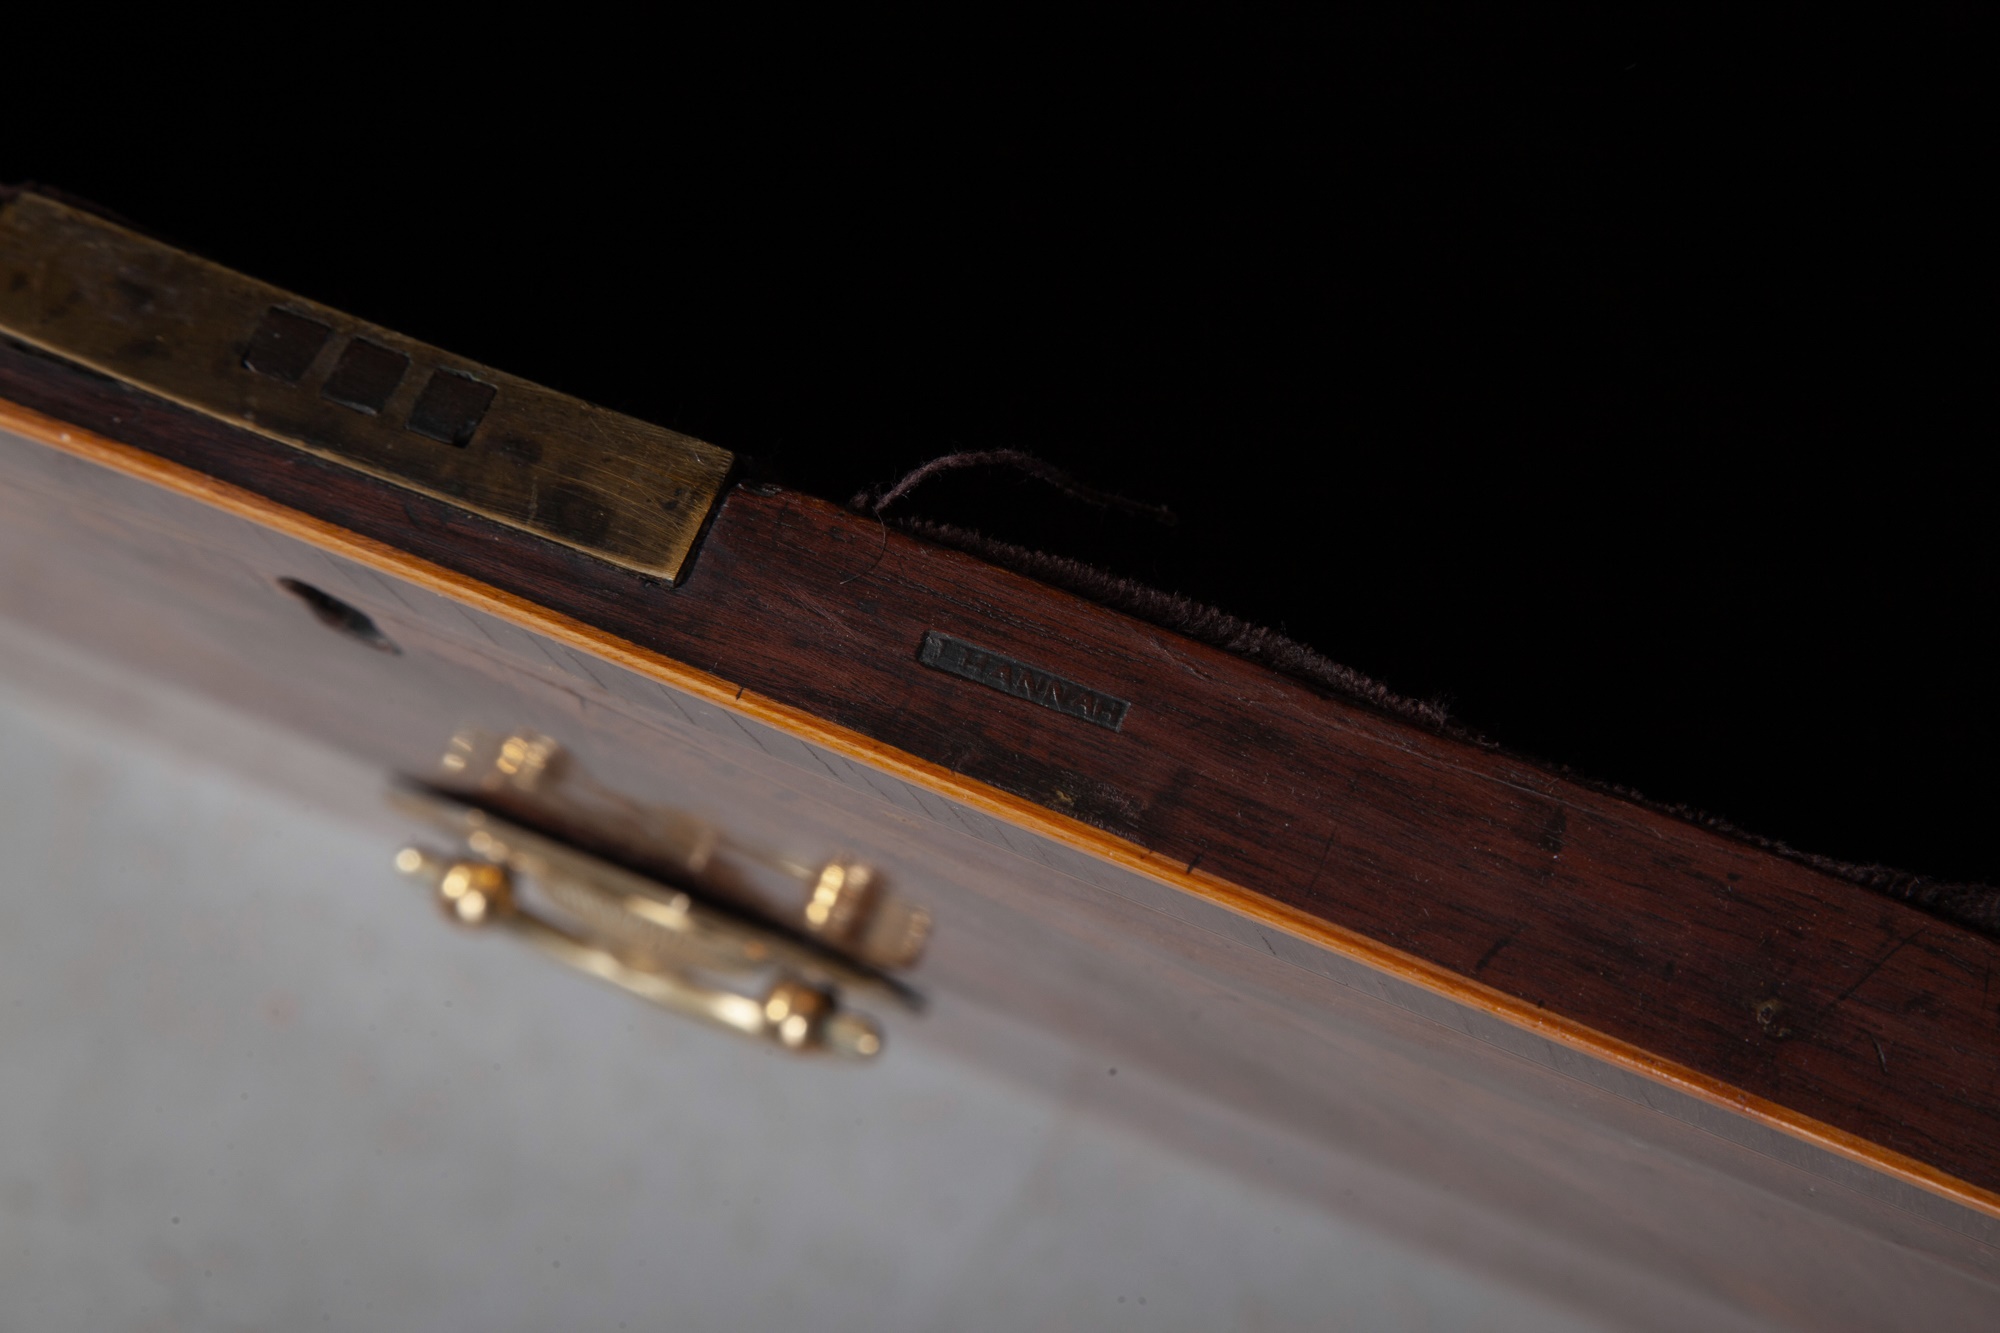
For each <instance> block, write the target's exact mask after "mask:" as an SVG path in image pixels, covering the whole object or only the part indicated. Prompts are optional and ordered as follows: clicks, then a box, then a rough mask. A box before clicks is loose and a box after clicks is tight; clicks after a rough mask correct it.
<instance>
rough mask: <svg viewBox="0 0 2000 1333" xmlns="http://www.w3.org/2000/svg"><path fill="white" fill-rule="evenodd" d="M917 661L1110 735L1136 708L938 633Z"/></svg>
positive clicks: (927, 640)
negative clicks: (1102, 730) (1130, 711)
mask: <svg viewBox="0 0 2000 1333" xmlns="http://www.w3.org/2000/svg"><path fill="white" fill-rule="evenodd" d="M917 660H918V661H920V662H922V663H923V664H924V665H925V666H927V667H935V668H936V669H937V670H939V671H948V672H950V673H951V674H952V675H954V676H962V677H964V678H965V679H966V680H974V681H978V682H979V683H980V684H981V685H986V686H990V687H991V688H993V689H996V690H1001V691H1003V692H1005V693H1007V694H1011V695H1013V696H1014V697H1015V698H1017V699H1026V700H1028V701H1029V702H1030V703H1038V704H1040V705H1041V706H1042V707H1044V708H1052V709H1054V710H1055V711H1056V712H1058V713H1067V714H1069V715H1070V716H1071V717H1080V718H1082V719H1083V720H1084V721H1085V722H1095V723H1096V724H1097V725H1098V726H1100V727H1103V728H1105V729H1106V730H1109V731H1116V730H1118V729H1119V728H1120V727H1121V726H1123V725H1124V724H1125V714H1126V711H1127V710H1129V709H1130V708H1131V707H1132V705H1131V704H1129V703H1126V702H1125V701H1124V700H1123V699H1116V698H1113V697H1112V696H1111V695H1108V694H1106V693H1104V692H1103V691H1102V690H1093V689H1089V688H1087V687H1086V686H1082V685H1079V684H1077V683H1076V682H1075V681H1073V680H1065V679H1063V678H1062V677H1061V676H1058V675H1056V674H1055V673H1053V672H1049V671H1043V670H1041V669H1040V668H1039V667H1031V666H1029V665H1028V664H1027V663H1026V662H1017V661H1015V660H1014V659H1013V658H1011V657H1003V656H1001V655H1000V654H999V653H996V652H990V651H988V650H987V649H985V648H981V647H979V646H978V645H977V644H971V643H967V642H966V641H965V640H964V639H954V638H953V637H952V636H951V635H949V634H940V633H938V632H937V631H936V630H931V631H929V632H928V633H926V634H925V635H924V643H923V647H922V648H920V649H918V650H917Z"/></svg>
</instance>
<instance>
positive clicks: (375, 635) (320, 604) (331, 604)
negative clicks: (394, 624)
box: [278, 579, 403, 653]
mask: <svg viewBox="0 0 2000 1333" xmlns="http://www.w3.org/2000/svg"><path fill="white" fill-rule="evenodd" d="M278 586H279V587H280V588H283V589H284V590H285V591H286V592H288V593H290V594H291V595H292V596H294V597H296V598H298V599H299V600H300V601H302V602H304V603H305V604H306V609H307V610H308V611H311V612H312V613H313V619H314V620H317V621H318V622H319V623H320V624H322V625H325V626H326V627H327V628H328V629H336V630H339V631H340V632H341V633H342V634H345V635H346V636H347V637H348V638H350V639H357V640H359V641H360V642H362V643H365V644H367V645H368V646H369V647H370V648H373V649H375V650H376V651H377V652H383V653H400V652H402V651H403V650H402V649H401V648H398V647H397V646H396V645H395V643H394V642H392V641H391V640H390V638H389V636H388V635H386V634H384V633H383V632H382V631H381V630H379V629H376V628H375V622H374V621H373V620H372V619H370V618H369V616H368V613H367V612H365V611H360V610H357V609H355V608H354V607H351V606H349V605H348V604H347V603H346V602H343V601H341V600H340V599H339V598H338V597H334V596H332V595H330V594H328V593H323V592H321V591H320V590H319V589H318V588H315V587H313V586H312V584H310V583H302V582H300V581H299V580H298V579H279V580H278Z"/></svg>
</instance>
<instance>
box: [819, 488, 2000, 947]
mask: <svg viewBox="0 0 2000 1333" xmlns="http://www.w3.org/2000/svg"><path fill="white" fill-rule="evenodd" d="M993 465H998V466H1005V467H1011V468H1014V469H1016V470H1019V471H1022V472H1026V473H1027V474H1028V475H1030V476H1034V477H1037V478H1039V479H1040V480H1043V481H1046V482H1048V483H1049V484H1050V485H1051V486H1052V487H1054V488H1055V489H1056V490H1057V491H1059V492H1061V493H1063V494H1064V495H1066V496H1068V497H1070V498H1071V499H1075V500H1080V501H1082V502H1084V503H1086V504H1091V505H1097V506H1116V507H1121V508H1128V509H1132V510H1136V511H1149V510H1150V507H1148V506H1141V505H1136V504H1134V503H1133V502H1131V501H1127V500H1123V499H1121V498H1119V497H1117V496H1111V495H1106V494H1104V493H1103V492H1099V491H1094V490H1091V489H1090V488H1088V487H1084V486H1081V485H1079V484H1078V483H1076V482H1075V481H1073V480H1072V479H1071V478H1069V477H1068V476H1067V475H1066V474H1064V473H1062V472H1061V471H1060V470H1059V469H1056V468H1053V467H1051V466H1049V465H1048V464H1045V463H1043V462H1041V461H1040V460H1038V459H1035V458H1034V457H1033V456H1032V455H1028V454H1024V453H1020V452H1018V451H1015V450H995V451H987V452H983V453H962V454H949V455H946V456H945V457H943V458H939V459H934V460H932V461H931V462H929V463H926V464H924V465H923V466H922V467H920V468H917V469H916V470H914V471H912V472H910V473H908V474H907V475H905V476H904V477H903V478H902V479H901V480H900V481H898V482H897V483H896V484H895V485H893V486H890V487H887V488H885V489H884V490H882V491H881V492H879V493H876V494H867V493H864V494H862V495H858V496H856V497H855V499H854V502H853V503H854V507H855V508H857V509H861V510H864V511H866V512H869V513H872V514H873V515H875V516H876V517H877V518H880V519H882V521H884V522H893V523H894V524H895V526H896V527H897V528H899V529H901V530H902V531H905V532H908V533H910V534H911V535H912V536H915V537H918V538H921V539H922V540H925V541H930V542H935V543H937V544H938V545H940V546H949V547H952V548H954V549H956V550H961V551H965V552H967V553H969V554H972V555H976V556H978V557H980V558H981V559H983V560H986V561H989V562H991V563H993V564H996V565H1000V566H1002V567H1003V568H1007V569H1011V570H1014V571H1015V572H1016V573H1020V574H1024V575H1026V576H1028V577H1029V578H1032V579H1035V580H1036V581H1038V582H1041V583H1046V584H1049V585H1050V586H1052V587H1057V588H1061V589H1064V590H1065V591H1067V592H1071V593H1074V594H1076V595H1077V596H1079V597H1083V598H1087V599H1088V600H1090V601H1092V602H1095V603H1097V604H1098V605H1100V606H1103V607H1107V608H1109V609H1111V610H1114V611H1118V612H1121V613H1123V614H1125V615H1128V616H1131V617H1133V618H1134V619H1136V620H1143V621H1145V622H1147V623H1148V624H1153V625H1158V626H1160V627H1161V628H1162V629H1167V630H1172V631H1173V632H1174V633H1176V634H1183V635H1186V636H1187V637H1188V638H1190V639H1195V640H1198V641H1200V642H1202V643H1206V644H1210V645H1213V646H1214V647H1217V648H1221V649H1223V650H1224V651H1225V652H1230V653H1234V654H1236V655H1237V656H1239V657H1244V658H1247V659H1249V660H1250V661H1253V662H1256V663H1258V664H1260V665H1262V666H1266V667H1269V668H1271V669H1272V670H1273V671H1278V672H1282V673H1283V674H1285V675H1287V676H1290V677H1292V678H1294V679H1297V680H1302V681H1305V682H1308V683H1310V684H1313V685H1317V686H1321V687H1324V688H1326V689H1330V690H1332V691H1334V692H1335V693H1338V694H1341V695H1345V696H1347V697H1348V698H1351V699H1355V700H1359V701H1361V702H1363V703H1366V704H1368V705H1370V706H1372V707H1375V708H1378V709H1381V710H1382V711H1384V712H1386V713H1390V714H1393V715H1395V716H1397V717H1400V718H1403V719H1405V720H1407V721H1409V722H1412V723H1415V724H1416V725H1418V726H1422V727H1425V728H1427V729H1429V730H1432V731H1435V732H1438V733H1440V734H1444V735H1449V736H1452V737H1453V738H1455V739H1458V740H1462V741H1466V742H1468V743H1470V744H1474V745H1479V746H1482V747H1484V748H1487V749H1499V748H1501V747H1500V746H1499V745H1498V744H1497V743H1496V742H1494V741H1492V740H1490V739H1488V738H1486V737H1484V736H1481V735H1479V734H1477V733H1476V732H1473V731H1471V730H1470V729H1468V728H1466V727H1463V726H1460V725H1458V724H1457V723H1456V722H1454V721H1453V720H1452V719H1451V718H1450V716H1449V715H1448V713H1447V711H1446V709H1445V707H1444V705H1443V704H1442V703H1441V702H1436V701H1424V700H1419V699H1412V698H1409V697H1407V696H1405V695H1401V694H1398V693H1396V692H1395V691H1394V690H1391V689H1390V688H1389V687H1387V686H1386V685H1383V684H1382V683H1381V682H1379V681H1376V680H1373V679H1371V678H1370V677H1368V676H1365V675H1363V674H1362V673H1360V672H1358V671H1355V670H1353V669H1352V668H1350V667H1345V666H1342V665H1341V664H1340V663H1338V662H1335V661H1333V660H1331V659H1330V658H1327V657H1326V656H1324V655H1322V654H1320V653H1318V652H1315V651H1314V650H1313V649H1311V648H1309V647H1307V646H1306V645H1305V644H1302V643H1299V642H1297V641H1296V640H1293V639H1290V638H1287V637H1286V636H1285V635H1283V634H1280V633H1278V632H1277V631H1275V630H1271V629H1266V628H1264V627H1262V626H1258V625H1252V624H1250V623H1248V622H1246V621H1243V620H1240V619H1238V618H1237V617H1235V616H1232V615H1230V614H1228V613H1227V612H1225V611H1219V610H1217V609H1216V608H1214V607H1212V606H1204V605H1202V604H1201V603H1199V602H1195V601H1193V600H1191V599H1189V598H1186V597H1182V596H1179V595H1178V594H1175V593H1167V592H1161V591H1159V590H1158V589H1156V588H1149V587H1146V586H1145V585H1143V584H1140V583H1135V582H1133V581H1132V580H1130V579H1125V578H1120V577H1119V576H1118V575H1115V574H1111V573H1108V572H1107V571H1105V570H1102V569H1098V568H1096V567H1094V566H1092V565H1087V564H1084V563H1083V562H1082V561H1078V560H1071V559H1069V558H1067V557H1065V556H1059V555H1051V554H1049V553H1047V552H1044V551H1036V550H1030V549H1028V548H1026V547H1022V546H1016V545H1013V544H1011V543H1008V542H1002V541H996V540H994V539H993V538H990V537H987V536H985V535H983V534H981V533H978V532H974V531H971V530H970V529H966V528H961V527H956V526H953V525H951V524H948V523H938V522H933V521H930V520H926V519H916V518H900V519H890V518H888V517H887V516H886V514H885V511H886V510H887V509H888V508H890V507H891V506H892V505H894V504H896V503H897V502H898V501H901V500H902V499H904V498H905V497H907V496H908V495H909V494H910V492H911V491H912V490H914V489H915V488H916V487H917V486H918V485H920V484H921V483H922V482H923V481H925V480H927V479H928V478H930V477H932V476H936V475H938V474H939V473H941V472H944V471H947V470H955V469H959V468H966V467H980V466H993ZM1158 516H1160V517H1162V518H1163V520H1164V521H1169V522H1170V521H1171V515H1167V514H1166V513H1165V511H1159V515H1158ZM1531 762H1539V761H1531ZM1541 766H1542V767H1545V768H1549V769H1552V770H1553V771H1555V772H1558V773H1560V774H1561V775H1562V776H1563V777H1565V778H1567V779H1568V780H1570V781H1572V782H1577V783H1580V784H1582V785H1584V786H1587V787H1590V788H1592V789H1593V790H1597V791H1603V792H1608V793H1610V794H1613V795H1616V796H1619V797H1621V798H1622V799H1625V800H1629V801H1632V802H1634V803H1636V804H1639V805H1643V806H1645V807H1646V808H1648V809H1651V810H1657V811H1659V812H1661V813H1663V814H1668V815H1671V816H1673V817H1675V818H1677V819H1683V820H1686V821H1687V822H1689V823H1692V824H1698V825H1700V826H1701V827H1703V828H1705V829H1709V830H1710V831H1712V832H1715V833H1719V834H1722V835H1723V836H1725V837H1729V838H1734V839H1737V840H1738V841H1741V842H1746V843H1749V844H1751V845H1753V846H1756V847H1759V848H1761V849H1763V850H1765V851H1768V852H1771V853H1773V854H1774V855H1777V856H1782V857H1785V858H1786V859H1788V860H1792V861H1797V862H1800V863H1802V864H1804V865H1808V866H1811V867H1812V868H1813V869H1815V870H1818V871H1821V872H1822V873H1824V874H1828V875H1832V876H1835V877H1836V878H1839V879H1843V880H1846V881H1848V882H1849V883H1852V884H1858V885H1860V886H1861V887H1863V888H1866V889H1869V890H1871V891H1873V892H1876V893H1879V894H1882V895H1883V896H1885V897H1889V898H1894V899H1896V900H1897V901H1899V902H1905V903H1908V904H1910V905H1911V906H1913V907H1916V908H1919V909H1921V910H1923V911H1926V912H1929V913H1930V914H1932V915H1934V916H1937V917H1940V918H1942V919H1944V920H1947V921H1952V922H1956V923H1957V924H1959V925H1963V926H1968V927H1970V928H1972V929H1974V930H1979V931H1983V932H1985V933H1986V934H1989V935H1993V936H1995V937H2000V888H1996V887H1994V886H1992V885H1986V884H1960V883H1951V882H1947V881H1942V880H1938V879H1934V878H1932V877H1930V876H1927V875H1920V874H1916V873H1914V872H1911V871H1907V870H1898V869H1896V868H1894V867H1892V866H1883V865H1859V864H1855V863H1852V862H1847V861H1840V860H1836V859H1834V858H1832V857H1826V856H1819V855H1817V854H1815V853H1812V852H1805V851H1800V850H1799V849H1798V848H1795V847H1792V846H1789V845H1788V844H1786V843H1784V842H1781V841H1778V840H1777V839H1774V838H1765V837H1762V836H1759V835H1758V834H1755V833H1751V832H1748V831H1747V830H1744V829H1741V828H1738V827H1737V826H1736V825H1734V824H1732V823H1730V822H1729V821H1728V820H1726V819H1723V818H1721V817H1720V816H1717V815H1713V814H1710V813H1708V812H1706V811H1703V810H1697V809H1694V808H1692V807H1690V806H1685V805H1670V804H1666V803H1662V802H1659V801H1653V800H1649V799H1647V798H1646V797H1645V796H1644V795H1643V794H1641V793H1639V792H1636V791H1633V790H1631V789H1630V788H1627V787H1622V786H1618V785H1617V784H1614V783H1608V782H1603V781H1600V780H1598V779H1595V778H1591V777H1589V776H1587V775H1584V774H1579V773H1576V772H1574V771H1572V770H1570V769H1569V768H1568V767H1567V766H1565V765H1553V764H1542V765H1541Z"/></svg>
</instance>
